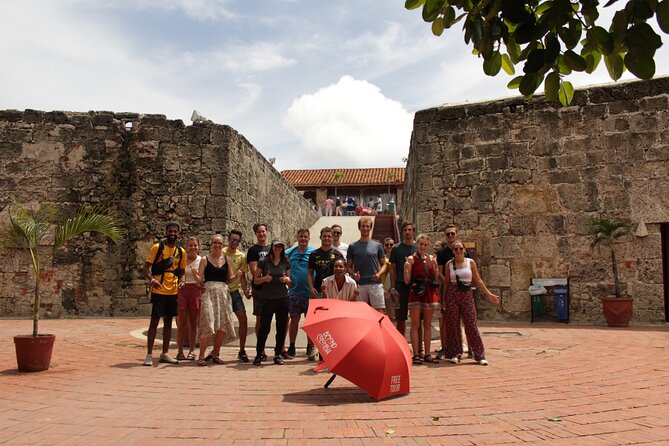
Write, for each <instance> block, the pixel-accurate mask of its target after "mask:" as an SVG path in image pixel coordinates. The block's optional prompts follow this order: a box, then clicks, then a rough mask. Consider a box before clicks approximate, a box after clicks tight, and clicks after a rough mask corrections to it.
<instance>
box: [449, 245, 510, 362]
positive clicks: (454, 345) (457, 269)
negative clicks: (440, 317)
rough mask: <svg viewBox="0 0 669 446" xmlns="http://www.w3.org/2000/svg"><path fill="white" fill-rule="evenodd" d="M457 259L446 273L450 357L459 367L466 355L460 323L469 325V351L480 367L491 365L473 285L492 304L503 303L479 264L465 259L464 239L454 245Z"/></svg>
mask: <svg viewBox="0 0 669 446" xmlns="http://www.w3.org/2000/svg"><path fill="white" fill-rule="evenodd" d="M451 249H452V250H453V254H454V255H455V257H454V258H453V259H452V260H449V261H448V263H447V264H446V268H445V270H446V271H447V274H448V276H447V277H448V278H449V279H448V281H447V282H446V283H445V284H444V286H446V299H444V306H445V312H444V316H445V318H446V345H445V350H446V352H445V353H446V357H447V358H450V362H451V363H453V364H457V363H459V362H460V357H461V356H462V340H461V337H460V320H462V323H463V324H464V326H465V333H466V334H467V339H468V340H469V349H470V350H471V351H472V352H473V353H474V360H476V362H478V363H479V364H480V365H488V361H487V360H486V359H485V349H484V347H483V341H482V340H481V333H480V332H479V328H478V324H477V321H476V305H475V303H474V292H473V291H472V289H471V285H472V283H473V284H475V285H476V286H477V287H478V289H480V290H481V291H482V292H483V294H485V295H486V296H487V297H488V299H489V300H490V302H492V303H494V304H498V303H499V297H498V296H496V295H495V294H493V293H491V292H490V290H488V287H486V285H485V283H483V280H481V276H480V275H479V272H478V268H477V267H476V262H475V261H474V260H472V259H469V258H466V257H465V245H464V243H462V241H460V240H456V241H455V242H453V247H452V248H451Z"/></svg>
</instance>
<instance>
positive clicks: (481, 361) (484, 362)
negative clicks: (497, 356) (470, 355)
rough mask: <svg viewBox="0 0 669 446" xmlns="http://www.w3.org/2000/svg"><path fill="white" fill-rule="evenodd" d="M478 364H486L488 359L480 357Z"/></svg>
mask: <svg viewBox="0 0 669 446" xmlns="http://www.w3.org/2000/svg"><path fill="white" fill-rule="evenodd" d="M479 365H488V361H486V360H485V359H481V360H480V361H479Z"/></svg>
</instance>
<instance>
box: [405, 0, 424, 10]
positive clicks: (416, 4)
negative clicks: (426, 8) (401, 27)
mask: <svg viewBox="0 0 669 446" xmlns="http://www.w3.org/2000/svg"><path fill="white" fill-rule="evenodd" d="M423 3H425V0H406V1H405V2H404V7H405V8H406V9H409V10H411V9H418V8H420V7H421V6H423Z"/></svg>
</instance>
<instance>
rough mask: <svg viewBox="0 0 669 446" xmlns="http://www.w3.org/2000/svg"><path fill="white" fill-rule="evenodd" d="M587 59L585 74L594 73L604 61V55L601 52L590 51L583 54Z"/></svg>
mask: <svg viewBox="0 0 669 446" xmlns="http://www.w3.org/2000/svg"><path fill="white" fill-rule="evenodd" d="M581 55H582V56H583V57H584V58H585V64H586V67H585V72H586V73H592V72H594V71H595V70H596V69H597V66H598V65H599V62H601V60H602V53H600V52H599V51H589V52H587V53H585V54H581Z"/></svg>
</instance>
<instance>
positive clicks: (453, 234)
mask: <svg viewBox="0 0 669 446" xmlns="http://www.w3.org/2000/svg"><path fill="white" fill-rule="evenodd" d="M446 235H447V236H448V237H455V232H447V233H446Z"/></svg>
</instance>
